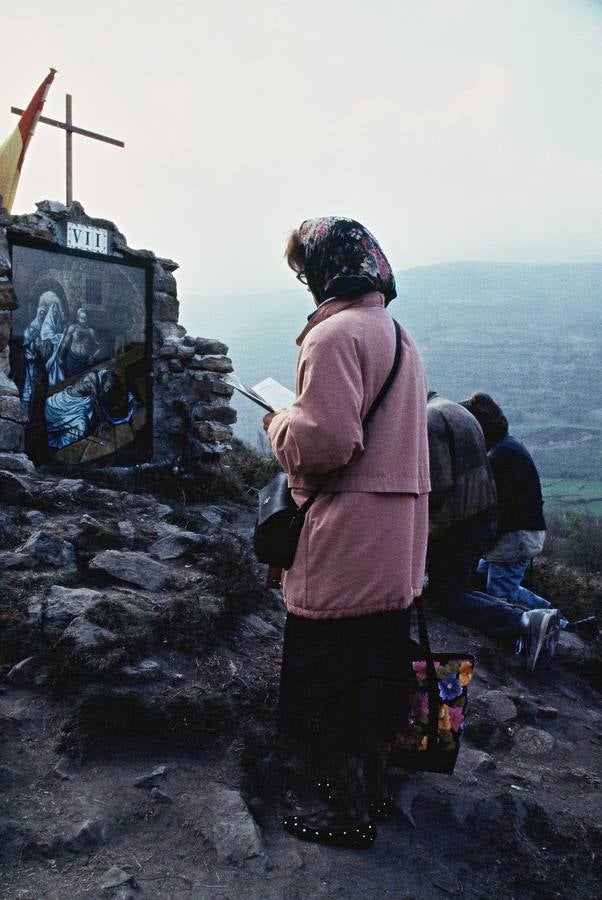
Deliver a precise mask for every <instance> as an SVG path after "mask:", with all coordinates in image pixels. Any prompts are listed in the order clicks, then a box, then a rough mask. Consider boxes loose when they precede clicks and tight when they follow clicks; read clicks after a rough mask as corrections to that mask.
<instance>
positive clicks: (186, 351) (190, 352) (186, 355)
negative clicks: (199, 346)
mask: <svg viewBox="0 0 602 900" xmlns="http://www.w3.org/2000/svg"><path fill="white" fill-rule="evenodd" d="M194 355H195V353H194V347H187V346H186V344H183V343H182V344H178V356H179V357H180V358H181V359H185V360H187V359H192V358H193V356H194Z"/></svg>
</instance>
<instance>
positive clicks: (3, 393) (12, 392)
mask: <svg viewBox="0 0 602 900" xmlns="http://www.w3.org/2000/svg"><path fill="white" fill-rule="evenodd" d="M18 396H19V388H18V387H17V385H16V384H15V382H14V381H13V380H12V379H11V378H9V377H8V375H6V373H5V372H3V371H0V397H18Z"/></svg>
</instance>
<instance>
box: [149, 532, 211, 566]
mask: <svg viewBox="0 0 602 900" xmlns="http://www.w3.org/2000/svg"><path fill="white" fill-rule="evenodd" d="M203 541H204V538H203V536H202V535H200V534H197V533H196V532H195V531H179V530H178V531H176V532H175V533H173V534H169V535H167V536H166V537H163V538H161V539H160V540H158V541H155V543H154V544H152V545H151V546H150V547H149V548H148V549H149V553H152V555H153V556H156V557H157V559H177V558H178V557H179V556H183V555H184V554H185V553H186V552H187V551H188V550H190V549H191V548H192V547H198V546H199V544H202V543H203Z"/></svg>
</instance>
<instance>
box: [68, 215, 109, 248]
mask: <svg viewBox="0 0 602 900" xmlns="http://www.w3.org/2000/svg"><path fill="white" fill-rule="evenodd" d="M108 236H109V233H108V231H107V230H106V228H95V227H94V225H80V224H79V222H67V246H68V247H72V248H73V249H75V250H87V251H88V252H89V253H108V252H109V250H108Z"/></svg>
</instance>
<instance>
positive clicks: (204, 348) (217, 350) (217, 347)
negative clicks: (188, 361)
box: [194, 337, 228, 356]
mask: <svg viewBox="0 0 602 900" xmlns="http://www.w3.org/2000/svg"><path fill="white" fill-rule="evenodd" d="M194 346H195V349H196V352H197V353H199V354H200V355H201V356H208V355H210V356H225V355H226V353H227V352H228V348H227V346H226V345H225V344H223V343H222V342H221V341H216V340H214V339H213V338H202V337H198V338H195V341H194Z"/></svg>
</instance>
